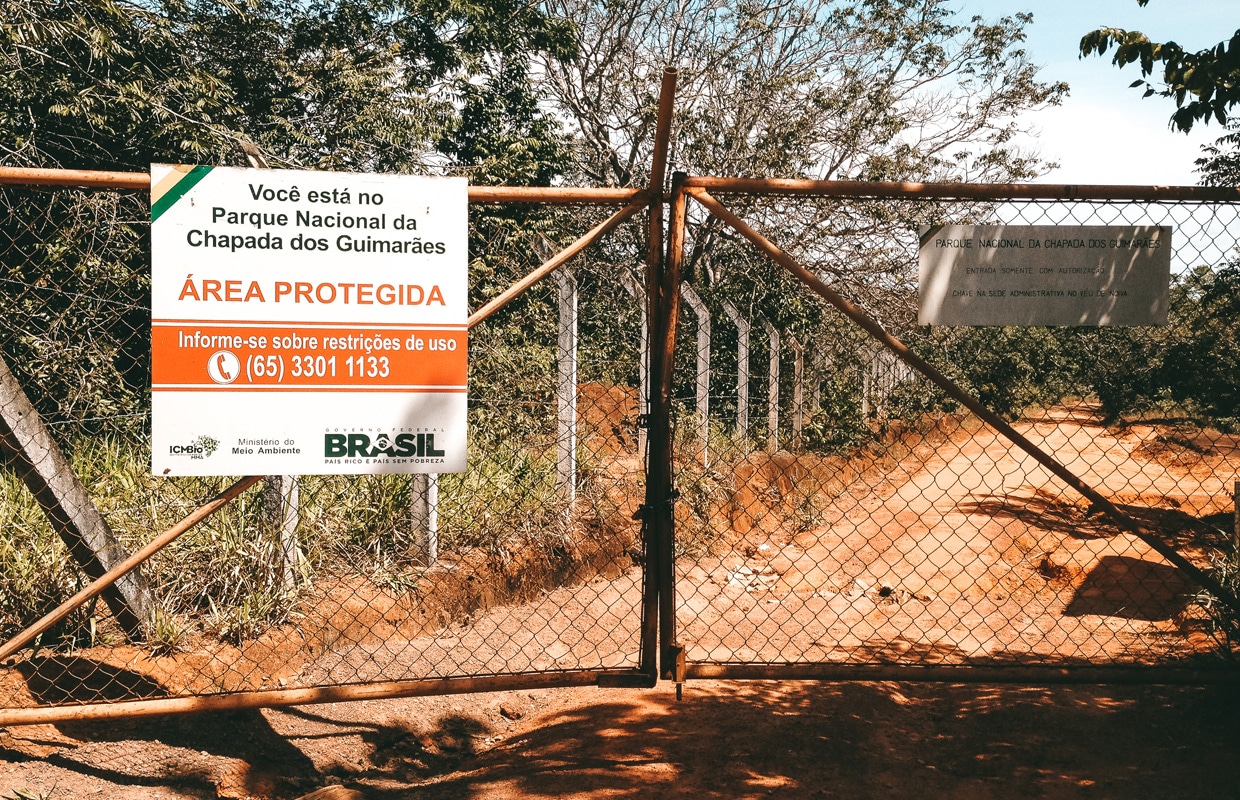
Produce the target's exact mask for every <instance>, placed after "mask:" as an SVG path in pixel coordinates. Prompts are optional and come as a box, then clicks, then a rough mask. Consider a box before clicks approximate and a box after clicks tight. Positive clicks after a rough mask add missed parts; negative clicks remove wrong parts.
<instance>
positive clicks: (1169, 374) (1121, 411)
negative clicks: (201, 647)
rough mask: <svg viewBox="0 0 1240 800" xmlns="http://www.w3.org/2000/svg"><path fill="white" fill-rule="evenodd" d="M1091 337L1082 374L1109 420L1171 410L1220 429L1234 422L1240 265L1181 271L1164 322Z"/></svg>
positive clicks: (1238, 401)
mask: <svg viewBox="0 0 1240 800" xmlns="http://www.w3.org/2000/svg"><path fill="white" fill-rule="evenodd" d="M1095 341H1096V344H1095V345H1094V349H1093V351H1092V352H1088V353H1086V354H1085V358H1087V359H1088V361H1089V362H1090V364H1091V369H1090V370H1089V372H1088V373H1086V375H1085V378H1087V379H1088V381H1089V383H1090V384H1091V385H1092V387H1093V390H1094V392H1095V394H1096V395H1097V397H1098V399H1099V400H1100V401H1101V403H1102V407H1103V410H1104V412H1105V413H1106V415H1107V416H1108V417H1109V418H1110V419H1118V418H1119V417H1121V416H1123V415H1126V414H1139V413H1149V412H1165V413H1170V412H1171V410H1173V409H1174V413H1177V414H1184V413H1187V414H1189V415H1190V416H1193V417H1196V418H1198V419H1200V421H1202V422H1203V423H1208V424H1210V425H1213V426H1214V427H1217V428H1220V429H1223V430H1231V429H1235V428H1237V426H1238V425H1240V389H1238V388H1237V384H1236V376H1237V375H1240V265H1238V264H1235V263H1233V264H1228V265H1225V266H1222V267H1219V268H1217V269H1212V268H1210V267H1207V266H1200V267H1197V268H1196V269H1194V270H1192V271H1191V272H1189V273H1187V274H1186V275H1183V276H1181V277H1180V278H1179V279H1178V280H1177V281H1176V282H1175V283H1174V284H1173V285H1172V289H1171V295H1170V309H1169V319H1168V325H1167V326H1166V327H1165V328H1159V329H1154V330H1153V331H1140V332H1138V331H1135V330H1133V329H1125V328H1106V329H1102V330H1100V331H1099V332H1098V336H1097V337H1096V340H1095Z"/></svg>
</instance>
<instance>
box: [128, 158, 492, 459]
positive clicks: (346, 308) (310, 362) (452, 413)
mask: <svg viewBox="0 0 1240 800" xmlns="http://www.w3.org/2000/svg"><path fill="white" fill-rule="evenodd" d="M467 253H468V187H467V186H466V182H465V181H464V180H463V179H460V178H427V177H415V176H404V175H400V176H397V175H359V174H346V173H332V172H302V171H293V170H251V169H231V168H222V167H221V168H212V167H201V166H198V167H189V166H167V165H153V166H152V167H151V349H152V354H151V390H152V392H151V446H152V453H151V469H152V471H153V472H154V473H155V474H156V475H238V474H241V475H282V474H333V475H354V474H371V473H409V472H459V471H462V470H463V469H464V468H465V441H466V431H465V425H466V349H467V348H466V343H467V339H466V318H467V302H468V296H467V295H468V278H467V264H468V255H467Z"/></svg>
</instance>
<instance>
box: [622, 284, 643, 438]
mask: <svg viewBox="0 0 1240 800" xmlns="http://www.w3.org/2000/svg"><path fill="white" fill-rule="evenodd" d="M620 283H621V284H622V285H623V286H624V288H625V290H626V291H627V292H628V293H629V294H630V295H631V296H632V297H633V299H634V300H636V301H637V308H638V310H639V311H640V313H641V334H640V347H641V357H640V358H639V359H638V361H637V384H638V390H637V392H638V394H637V414H638V416H639V417H641V418H642V419H646V418H647V417H648V416H649V414H650V317H649V315H648V314H647V311H646V287H645V286H643V285H642V283H641V281H639V280H637V279H636V278H634V277H633V275H632V274H630V273H629V272H628V271H627V270H625V271H623V272H621V273H620ZM637 453H638V455H639V456H640V457H642V458H645V457H646V426H645V425H643V424H639V425H638V426H637Z"/></svg>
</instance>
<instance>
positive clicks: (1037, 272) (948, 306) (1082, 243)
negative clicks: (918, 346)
mask: <svg viewBox="0 0 1240 800" xmlns="http://www.w3.org/2000/svg"><path fill="white" fill-rule="evenodd" d="M918 264H919V268H920V269H919V273H920V284H921V286H920V302H919V308H918V322H920V323H921V324H922V325H1129V326H1131V325H1165V324H1167V290H1168V286H1169V284H1170V279H1171V228H1170V227H1169V226H1165V225H1162V226H1160V225H1076V226H1061V225H943V226H931V227H928V228H924V229H923V230H922V231H921V248H920V250H919V257H918Z"/></svg>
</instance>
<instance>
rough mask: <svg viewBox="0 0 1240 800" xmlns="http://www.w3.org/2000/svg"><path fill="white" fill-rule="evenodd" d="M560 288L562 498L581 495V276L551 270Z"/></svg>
mask: <svg viewBox="0 0 1240 800" xmlns="http://www.w3.org/2000/svg"><path fill="white" fill-rule="evenodd" d="M551 274H552V275H554V276H555V283H556V286H557V287H558V288H559V293H558V298H559V312H560V313H559V320H560V326H559V327H560V330H559V336H558V337H557V339H556V357H555V360H556V389H555V397H556V432H555V433H556V435H555V441H556V458H555V487H556V492H557V493H558V494H559V496H560V499H561V500H563V501H565V502H567V503H572V502H573V501H574V500H575V499H577V278H576V276H574V275H573V272H572V270H570V269H568V268H567V267H561V268H560V269H557V270H556V271H555V272H553V273H551Z"/></svg>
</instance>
